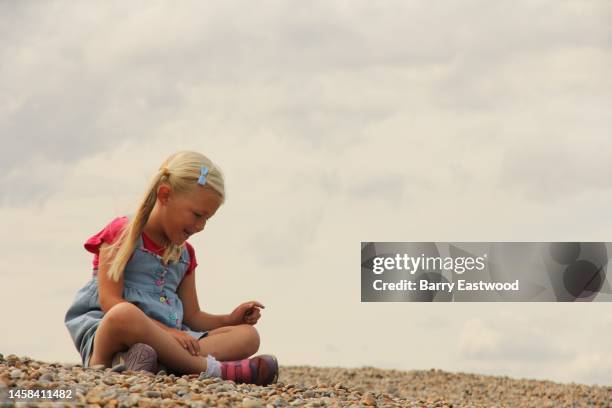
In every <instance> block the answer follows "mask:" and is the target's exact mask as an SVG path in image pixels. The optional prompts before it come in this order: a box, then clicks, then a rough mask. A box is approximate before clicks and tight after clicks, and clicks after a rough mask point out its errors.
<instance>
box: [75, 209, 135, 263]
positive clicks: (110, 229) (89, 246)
mask: <svg viewBox="0 0 612 408" xmlns="http://www.w3.org/2000/svg"><path fill="white" fill-rule="evenodd" d="M127 222H128V218H127V217H117V218H115V219H114V220H112V221H111V222H110V223H109V224H108V225H107V226H106V227H104V229H103V230H102V231H100V232H98V233H97V234H96V235H94V236H92V237H91V238H89V239H88V240H87V241H86V242H85V245H84V247H85V249H86V250H87V251H89V252H91V253H92V254H96V255H98V254H99V253H100V245H102V243H103V242H106V243H108V244H112V243H113V242H114V240H115V239H117V237H118V236H119V234H120V233H121V231H122V230H123V227H124V226H125V225H126V224H127ZM96 258H97V257H96Z"/></svg>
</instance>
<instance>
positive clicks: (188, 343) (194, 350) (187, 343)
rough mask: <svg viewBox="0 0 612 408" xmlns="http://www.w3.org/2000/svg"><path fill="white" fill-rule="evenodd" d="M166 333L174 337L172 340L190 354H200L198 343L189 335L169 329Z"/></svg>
mask: <svg viewBox="0 0 612 408" xmlns="http://www.w3.org/2000/svg"><path fill="white" fill-rule="evenodd" d="M168 332H169V333H170V334H171V335H172V337H174V340H176V341H178V343H179V344H180V345H181V346H182V347H183V348H184V349H185V350H187V351H188V352H189V353H190V354H192V355H194V356H197V355H199V354H200V343H198V341H197V340H196V339H195V338H193V337H191V336H190V335H189V333H187V332H186V331H183V330H178V329H172V328H171V329H169V330H168Z"/></svg>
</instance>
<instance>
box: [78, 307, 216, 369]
mask: <svg viewBox="0 0 612 408" xmlns="http://www.w3.org/2000/svg"><path fill="white" fill-rule="evenodd" d="M135 343H145V344H148V345H149V346H151V347H153V348H154V349H155V351H156V352H157V355H158V359H159V361H160V362H161V363H162V364H164V365H165V366H167V367H169V368H171V369H172V370H173V371H175V372H177V373H181V374H194V373H200V372H202V371H206V359H204V358H202V357H201V356H193V355H191V354H190V353H189V352H188V351H187V350H185V349H184V348H183V347H181V345H180V344H179V343H178V342H177V341H176V340H174V338H173V337H172V336H171V335H170V334H169V333H167V332H166V331H164V330H163V329H162V328H161V327H159V326H158V325H156V324H155V323H153V321H152V320H151V319H150V318H149V317H147V315H145V314H144V313H143V311H142V310H140V309H139V308H138V307H137V306H135V305H133V304H131V303H128V302H122V303H118V304H116V305H115V306H113V307H112V308H111V309H110V310H109V311H108V312H107V313H106V314H105V315H104V317H103V318H102V322H100V326H98V329H97V330H96V335H95V337H94V344H93V353H92V356H91V360H90V365H95V364H104V365H105V366H106V367H110V365H111V361H112V358H113V356H114V355H115V353H117V352H120V351H124V350H126V349H127V348H129V347H130V346H131V345H132V344H135Z"/></svg>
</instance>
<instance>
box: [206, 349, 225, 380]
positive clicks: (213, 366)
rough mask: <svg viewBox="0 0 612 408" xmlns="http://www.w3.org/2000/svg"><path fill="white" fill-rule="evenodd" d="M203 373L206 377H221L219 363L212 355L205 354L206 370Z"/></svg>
mask: <svg viewBox="0 0 612 408" xmlns="http://www.w3.org/2000/svg"><path fill="white" fill-rule="evenodd" d="M204 375H205V376H206V377H207V378H210V377H217V378H221V363H220V362H218V361H217V360H216V359H215V358H214V357H213V356H212V355H210V354H209V355H208V356H206V372H205V373H204Z"/></svg>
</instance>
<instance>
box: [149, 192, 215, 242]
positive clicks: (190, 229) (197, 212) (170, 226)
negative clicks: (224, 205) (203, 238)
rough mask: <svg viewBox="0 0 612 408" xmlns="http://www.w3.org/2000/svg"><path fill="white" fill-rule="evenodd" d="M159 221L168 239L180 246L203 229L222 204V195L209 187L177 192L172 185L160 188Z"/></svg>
mask: <svg viewBox="0 0 612 408" xmlns="http://www.w3.org/2000/svg"><path fill="white" fill-rule="evenodd" d="M158 199H159V203H160V204H161V206H160V214H159V215H160V217H159V222H160V225H161V229H162V232H163V233H164V235H165V237H164V238H165V239H166V240H167V241H170V242H172V243H173V244H175V245H181V244H182V243H183V242H185V241H186V240H187V239H188V238H189V237H190V236H191V235H193V234H196V233H198V232H200V231H202V230H203V229H204V226H205V225H206V221H207V220H208V219H209V218H210V217H212V216H213V215H214V214H215V213H216V212H217V209H218V208H219V206H220V205H221V196H220V195H219V193H217V192H216V191H215V190H213V189H212V188H210V187H206V186H196V187H195V188H194V189H193V190H192V191H191V192H189V193H184V194H177V193H175V192H171V191H170V189H169V187H167V186H164V185H162V186H160V188H159V190H158Z"/></svg>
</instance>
